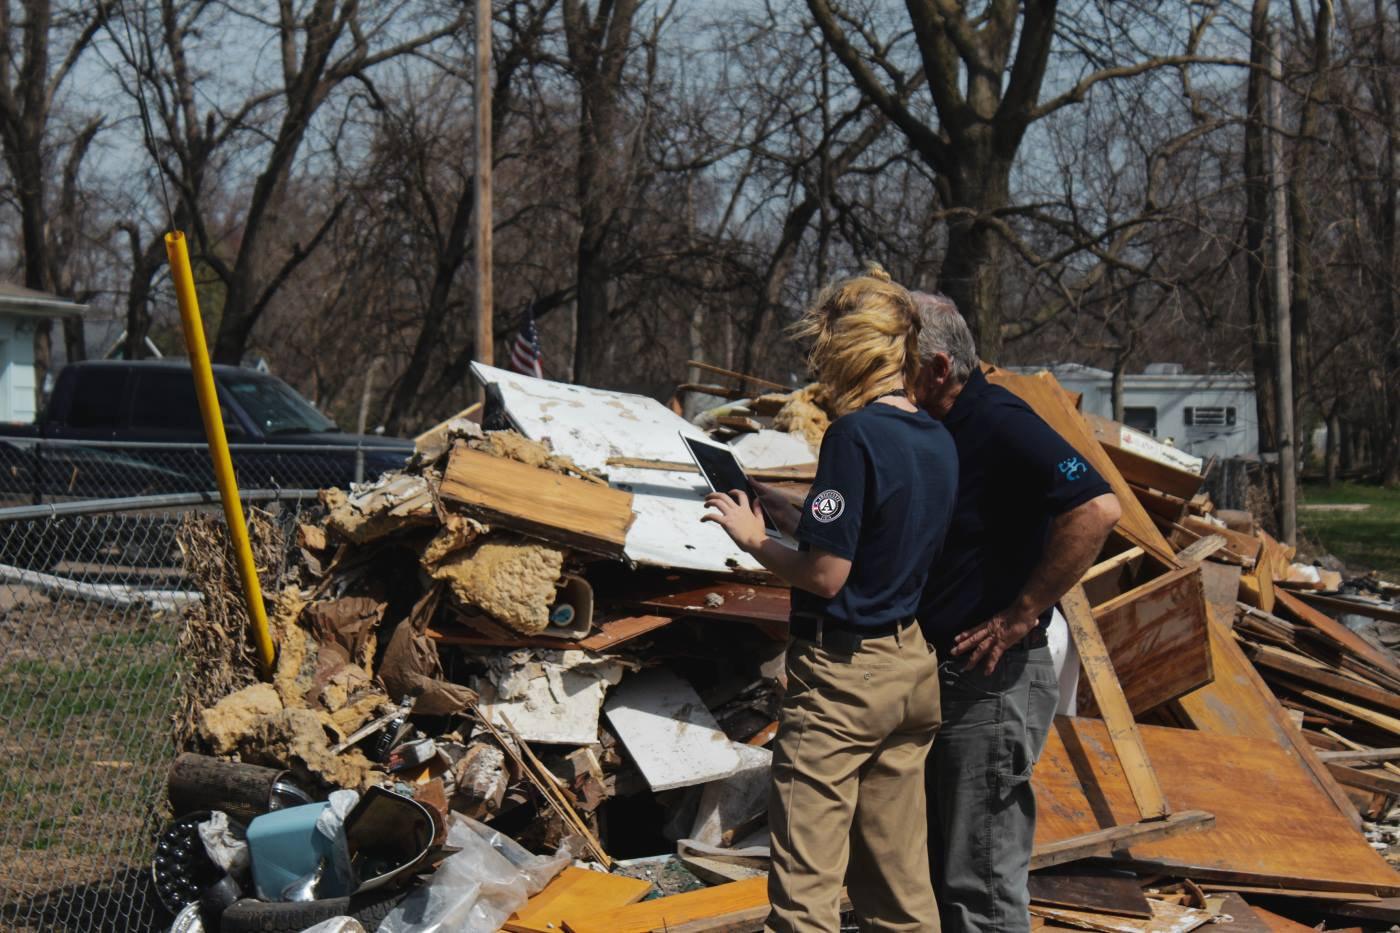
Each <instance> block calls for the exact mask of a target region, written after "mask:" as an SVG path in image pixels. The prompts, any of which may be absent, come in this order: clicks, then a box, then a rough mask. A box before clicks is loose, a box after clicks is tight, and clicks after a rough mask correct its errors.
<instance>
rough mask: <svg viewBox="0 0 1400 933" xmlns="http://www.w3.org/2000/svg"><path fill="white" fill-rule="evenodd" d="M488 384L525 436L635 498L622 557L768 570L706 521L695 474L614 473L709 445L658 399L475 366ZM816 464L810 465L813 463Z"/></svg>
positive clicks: (717, 569) (681, 458) (701, 485)
mask: <svg viewBox="0 0 1400 933" xmlns="http://www.w3.org/2000/svg"><path fill="white" fill-rule="evenodd" d="M472 373H473V374H474V375H475V376H476V378H477V380H478V381H480V382H482V383H483V384H494V385H496V386H497V387H498V388H499V389H500V391H501V398H502V399H503V400H504V402H505V409H506V414H507V415H508V416H509V417H510V420H511V422H512V423H514V424H515V426H516V427H517V428H518V429H519V430H520V433H522V434H524V435H525V436H526V437H529V438H532V439H533V440H537V441H546V440H547V441H548V442H549V444H550V446H551V447H552V448H553V450H554V452H555V453H557V454H560V455H562V456H565V457H569V458H570V459H572V460H573V461H574V462H575V463H577V464H578V465H579V466H581V467H583V468H584V469H588V470H596V471H598V472H601V473H605V474H606V475H607V477H608V484H609V485H611V486H613V487H614V488H616V489H621V490H624V491H626V492H630V493H632V494H633V499H632V509H633V511H634V512H636V514H637V518H636V521H634V522H633V523H632V527H631V528H629V529H628V530H627V540H626V547H625V549H624V553H625V554H626V556H627V557H628V558H629V559H631V560H634V561H636V562H637V563H641V564H652V565H655V566H659V567H675V568H679V569H683V570H702V571H709V572H711V573H728V572H731V571H733V570H736V569H742V570H748V571H759V570H762V568H761V567H760V566H759V564H758V562H757V561H755V560H754V559H753V558H752V557H750V556H749V555H748V554H745V553H744V552H743V551H741V550H740V549H739V548H738V547H736V546H735V544H734V542H733V541H731V540H729V536H728V535H727V534H725V533H724V531H723V530H722V529H721V528H720V527H719V526H718V525H716V524H714V523H713V522H706V523H704V524H702V523H701V522H700V518H701V516H703V515H704V514H705V502H704V498H705V493H706V492H707V491H708V490H707V487H706V486H705V481H704V480H703V479H702V478H701V477H700V476H699V474H696V473H677V472H671V471H666V470H643V469H637V468H634V467H619V466H608V459H609V458H611V457H631V458H634V459H640V460H665V461H671V462H679V463H689V462H690V454H689V453H688V452H687V451H686V447H685V444H684V442H683V441H682V440H681V436H682V435H684V436H686V437H692V438H695V439H696V440H708V438H707V437H706V436H705V432H704V431H701V430H700V429H699V428H697V427H696V426H695V425H693V424H691V423H690V422H688V421H686V420H685V419H684V418H682V417H680V416H679V415H677V414H676V413H675V412H673V411H671V410H670V409H668V408H667V407H666V406H664V405H662V404H661V403H660V402H658V401H656V400H655V399H651V398H647V397H646V396H643V395H631V394H628V393H626V392H607V391H604V390H602V389H590V388H588V387H587V386H576V385H567V384H565V383H562V382H551V381H549V380H547V379H535V378H534V377H532V376H522V375H520V374H518V373H512V372H507V371H506V370H504V369H496V368H495V367H493V366H483V365H482V364H480V363H473V364H472ZM809 462H810V460H809Z"/></svg>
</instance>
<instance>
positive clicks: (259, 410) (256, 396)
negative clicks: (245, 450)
mask: <svg viewBox="0 0 1400 933" xmlns="http://www.w3.org/2000/svg"><path fill="white" fill-rule="evenodd" d="M219 382H220V383H222V385H223V387H224V389H225V390H227V391H228V393H229V395H231V396H232V397H233V398H234V399H235V400H237V402H238V405H239V407H241V408H242V409H243V411H244V413H245V414H247V415H248V417H250V418H252V419H253V421H254V422H256V423H257V425H258V427H259V428H261V429H262V430H263V431H264V432H265V433H267V434H320V433H323V432H326V431H335V430H339V429H338V428H336V426H335V422H334V421H332V420H331V419H329V418H327V417H326V416H325V415H323V414H321V413H320V412H319V411H317V410H316V409H315V408H313V407H311V403H310V402H308V401H307V400H306V399H304V398H302V397H301V396H300V395H297V393H296V390H295V389H293V388H292V387H291V386H289V385H287V384H286V383H285V382H283V381H282V380H280V379H275V378H273V377H272V376H264V375H261V374H258V373H245V372H239V373H237V374H233V373H230V374H227V375H220V376H219Z"/></svg>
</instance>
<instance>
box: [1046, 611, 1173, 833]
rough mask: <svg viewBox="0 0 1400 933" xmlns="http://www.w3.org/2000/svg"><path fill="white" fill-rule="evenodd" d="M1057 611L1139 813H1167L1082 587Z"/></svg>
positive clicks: (1155, 815)
mask: <svg viewBox="0 0 1400 933" xmlns="http://www.w3.org/2000/svg"><path fill="white" fill-rule="evenodd" d="M1060 611H1061V612H1062V613H1063V614H1064V617H1065V621H1066V622H1068V623H1069V631H1070V635H1071V636H1072V637H1073V638H1074V646H1075V648H1076V649H1078V651H1079V663H1080V666H1081V670H1082V671H1083V672H1084V676H1085V678H1087V679H1088V681H1089V685H1090V688H1091V689H1092V691H1093V695H1094V700H1095V702H1096V703H1097V705H1098V708H1099V711H1100V713H1101V715H1102V716H1103V720H1104V724H1105V725H1106V726H1107V728H1108V735H1109V739H1110V741H1112V742H1113V748H1114V751H1115V752H1117V754H1118V758H1119V760H1120V761H1121V762H1122V766H1123V771H1124V772H1125V773H1126V775H1127V778H1128V786H1129V787H1130V788H1131V789H1132V793H1133V799H1134V800H1135V801H1136V802H1137V806H1138V813H1139V815H1140V816H1141V817H1142V818H1143V819H1149V820H1150V819H1157V818H1160V817H1164V816H1166V815H1167V813H1168V812H1169V811H1168V807H1167V799H1166V797H1165V796H1163V794H1162V788H1161V785H1160V784H1158V783H1157V776H1156V775H1155V774H1153V773H1152V764H1151V762H1150V761H1149V760H1148V757H1147V750H1146V749H1145V748H1144V747H1143V744H1142V737H1141V735H1139V734H1138V729H1137V723H1135V722H1134V721H1133V714H1132V711H1131V710H1130V709H1129V707H1128V701H1127V699H1126V698H1125V697H1124V695H1123V689H1122V687H1120V686H1119V684H1118V678H1117V677H1116V676H1115V675H1114V673H1113V663H1112V661H1110V660H1109V654H1108V648H1107V647H1106V646H1105V645H1104V640H1103V637H1102V636H1101V635H1100V634H1099V629H1098V625H1097V624H1095V622H1094V615H1093V612H1092V611H1091V610H1090V609H1089V600H1088V598H1087V597H1086V596H1085V595H1084V588H1083V587H1082V586H1079V585H1077V584H1076V585H1075V586H1074V588H1072V589H1071V590H1070V591H1069V592H1068V593H1066V594H1065V595H1064V597H1063V598H1062V599H1061V600H1060ZM1129 822H1136V820H1131V821H1129Z"/></svg>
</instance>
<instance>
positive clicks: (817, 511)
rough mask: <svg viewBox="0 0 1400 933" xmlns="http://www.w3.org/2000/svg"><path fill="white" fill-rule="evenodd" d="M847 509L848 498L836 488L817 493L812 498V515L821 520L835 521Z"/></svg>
mask: <svg viewBox="0 0 1400 933" xmlns="http://www.w3.org/2000/svg"><path fill="white" fill-rule="evenodd" d="M844 511H846V500H845V498H844V497H843V496H842V495H841V494H840V493H839V492H837V491H836V490H834V489H828V490H826V491H825V492H819V493H817V497H816V498H815V499H813V500H812V517H813V518H815V519H816V520H817V521H819V522H834V521H836V520H837V519H838V518H840V517H841V513H842V512H844Z"/></svg>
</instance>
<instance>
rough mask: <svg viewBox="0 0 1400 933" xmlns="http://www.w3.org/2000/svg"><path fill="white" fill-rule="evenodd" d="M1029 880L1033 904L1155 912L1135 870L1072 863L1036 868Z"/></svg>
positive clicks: (1146, 914)
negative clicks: (1110, 868)
mask: <svg viewBox="0 0 1400 933" xmlns="http://www.w3.org/2000/svg"><path fill="white" fill-rule="evenodd" d="M1028 884H1029V887H1030V892H1031V903H1033V904H1043V905H1045V906H1047V907H1067V908H1069V909H1071V910H1092V911H1094V912H1095V913H1104V914H1116V915H1118V916H1122V917H1141V918H1150V917H1151V916H1152V909H1151V907H1150V906H1149V905H1148V903H1147V897H1146V896H1145V895H1144V894H1143V893H1142V888H1141V887H1140V886H1139V885H1138V880H1137V876H1135V875H1133V874H1131V873H1126V872H1117V873H1114V872H1111V871H1107V870H1102V869H1100V870H1095V869H1085V868H1079V867H1077V866H1074V865H1068V866H1062V867H1060V868H1052V869H1049V870H1047V871H1037V872H1032V873H1031V875H1030V878H1029V880H1028Z"/></svg>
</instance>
